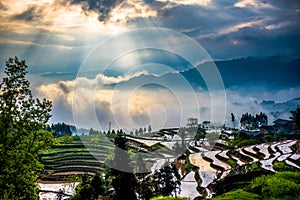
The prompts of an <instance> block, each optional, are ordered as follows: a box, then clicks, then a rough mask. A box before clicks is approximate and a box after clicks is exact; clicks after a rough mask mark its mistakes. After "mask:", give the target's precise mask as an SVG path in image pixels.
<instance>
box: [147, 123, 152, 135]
mask: <svg viewBox="0 0 300 200" xmlns="http://www.w3.org/2000/svg"><path fill="white" fill-rule="evenodd" d="M151 131H152V128H151V125H150V124H149V126H148V132H149V133H151Z"/></svg>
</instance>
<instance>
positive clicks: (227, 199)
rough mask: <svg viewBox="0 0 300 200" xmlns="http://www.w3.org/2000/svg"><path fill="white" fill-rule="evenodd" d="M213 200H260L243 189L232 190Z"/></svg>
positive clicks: (257, 196)
mask: <svg viewBox="0 0 300 200" xmlns="http://www.w3.org/2000/svg"><path fill="white" fill-rule="evenodd" d="M212 199H213V200H233V199H238V200H257V199H261V198H260V196H259V195H257V194H253V193H250V192H246V191H245V190H243V189H238V190H233V191H230V192H227V193H225V194H223V195H220V196H217V197H214V198H212Z"/></svg>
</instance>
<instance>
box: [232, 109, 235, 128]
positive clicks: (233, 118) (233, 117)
mask: <svg viewBox="0 0 300 200" xmlns="http://www.w3.org/2000/svg"><path fill="white" fill-rule="evenodd" d="M231 122H232V125H233V128H234V129H235V116H234V114H233V113H231Z"/></svg>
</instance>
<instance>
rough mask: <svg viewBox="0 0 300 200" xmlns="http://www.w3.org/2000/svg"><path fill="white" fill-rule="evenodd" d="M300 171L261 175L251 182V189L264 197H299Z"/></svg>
mask: <svg viewBox="0 0 300 200" xmlns="http://www.w3.org/2000/svg"><path fill="white" fill-rule="evenodd" d="M299 178H300V173H299V172H297V173H295V172H288V173H287V172H282V173H277V174H275V175H271V176H265V175H263V176H261V177H258V178H256V179H254V180H253V181H252V183H251V186H250V188H251V190H252V191H254V192H255V193H259V194H261V195H262V196H263V197H275V198H282V197H287V196H290V197H298V196H300V185H299V184H298V183H299Z"/></svg>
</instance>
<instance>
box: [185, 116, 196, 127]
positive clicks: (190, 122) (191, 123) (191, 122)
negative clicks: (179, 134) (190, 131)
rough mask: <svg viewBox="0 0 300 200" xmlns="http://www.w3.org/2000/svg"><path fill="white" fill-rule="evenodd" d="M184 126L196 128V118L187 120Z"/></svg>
mask: <svg viewBox="0 0 300 200" xmlns="http://www.w3.org/2000/svg"><path fill="white" fill-rule="evenodd" d="M186 126H187V127H198V119H197V118H188V119H187V124H186Z"/></svg>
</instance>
